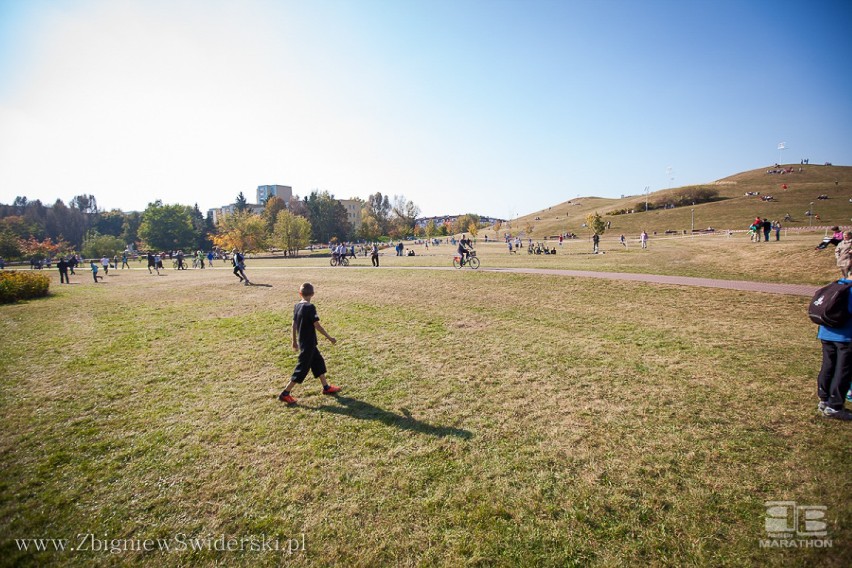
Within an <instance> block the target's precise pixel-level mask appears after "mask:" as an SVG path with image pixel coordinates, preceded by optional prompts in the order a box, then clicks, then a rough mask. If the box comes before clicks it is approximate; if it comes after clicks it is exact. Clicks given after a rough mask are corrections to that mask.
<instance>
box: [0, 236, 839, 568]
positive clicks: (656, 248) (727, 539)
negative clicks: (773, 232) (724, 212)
mask: <svg viewBox="0 0 852 568" xmlns="http://www.w3.org/2000/svg"><path fill="white" fill-rule="evenodd" d="M813 241H814V237H813V235H811V236H810V237H801V240H800V242H798V244H797V241H795V240H794V239H790V240H789V242H785V241H782V242H781V243H772V242H770V243H765V244H760V245H757V244H751V243H748V242H747V241H746V240H744V239H743V240H741V241H738V242H737V241H734V242H731V241H729V240H727V239H724V238H713V239H703V240H697V239H684V240H671V241H663V240H660V241H659V242H655V241H653V240H652V247H651V249H650V250H648V251H645V252H642V251H640V250H638V247H636V248H630V249H628V250H627V251H618V250H617V248H616V247H617V246H618V245H617V244H615V243H608V242H606V241H605V247H604V249H605V250H610V249H611V252H609V253H608V254H605V255H597V256H593V255H588V254H586V253H585V252H583V251H582V250H581V247H580V244H579V243H571V245H566V246H571V247H573V246H574V245H575V244H576V246H577V247H578V248H577V249H576V250H574V249H572V250H571V252H570V253H568V252H567V251H566V253H565V254H557V255H556V256H553V257H530V256H528V255H526V254H523V255H518V256H512V257H510V256H509V255H508V253H507V252H504V251H503V249H502V247H501V246H498V245H494V246H493V247H486V246H484V245H483V246H480V247H479V248H480V250H481V251H482V252H481V255H482V258H483V264H484V265H485V266H512V265H517V266H529V265H541V266H548V263H551V262H552V263H553V264H554V265H555V264H556V263H558V266H557V267H561V268H583V269H588V268H593V269H600V270H625V271H627V270H629V271H634V272H642V271H650V272H659V273H680V274H689V275H702V276H710V275H713V276H718V277H730V278H741V279H762V278H765V279H769V280H775V281H788V282H803V283H816V282H822V281H825V280H827V279H830V278H831V277H833V275H834V269H833V267H832V262H831V259H830V252H824V253H816V252H815V251H813V244H814V242H813ZM726 243H727V244H726ZM584 246H585V245H584ZM716 247H719V248H716ZM785 247H789V248H785ZM438 248H439V249H440V251H438V250H436V249H431V250H430V256H417V257H413V258H408V257H406V258H395V257H383V258H382V263H383V265H384V266H383V268H382V269H379V270H376V269H371V268H367V266H366V265H367V263H368V260H363V259H359V260H358V261H356V265H361V266H352V267H349V268H336V269H331V268H327V267H325V266H323V264H324V263H325V262H327V261H326V260H324V259H312V260H306V259H302V260H292V261H290V260H261V259H258V260H253V261H250V262H249V268H248V272H249V274H250V275H251V276H252V278H253V280H254V281H255V282H256V283H257V284H260V285H259V286H251V287H244V286H240V285H238V284H237V282H236V278H234V276H233V275H232V274H230V271H229V270H228V269H226V268H219V269H215V270H204V271H186V272H180V273H179V272H176V271H173V270H166V271H164V273H163V276H159V277H158V276H151V275H149V274H148V273H147V271H146V270H144V269H142V270H133V271H126V270H125V271H123V272H122V271H117V272H115V273H112V271H111V275H110V276H107V277H106V281H105V283H104V284H98V285H95V284H93V283H91V276H89V275H87V274H86V273H80V274H79V275H78V276H77V278H76V279H75V281H76V282H79V283H77V284H73V285H71V286H64V287H60V286H59V285H58V283H56V280H58V279H55V280H54V284H53V285H52V290H53V294H52V296H51V297H49V298H47V299H43V300H38V301H32V302H29V303H23V304H18V305H12V306H3V307H0V314H2V318H0V337H2V338H3V342H2V344H0V380H2V390H0V392H2V395H0V409H2V410H0V412H2V417H3V424H4V428H3V430H2V434H0V455H2V458H0V467H1V468H2V476H0V535H2V539H1V540H0V564H2V565H32V566H35V565H39V566H41V565H75V566H91V565H102V566H106V565H151V566H160V565H183V566H190V565H191V566H218V565H240V566H278V565H292V566H327V565H341V566H349V565H354V566H414V565H426V566H430V565H445V566H572V565H577V566H585V565H602V566H615V565H625V564H626V565H648V564H652V565H677V566H681V565H713V566H718V565H730V566H767V565H768V566H781V565H800V566H808V565H816V564H819V565H825V566H843V565H846V564H847V560H848V558H849V554H850V553H852V545H850V538H852V504H850V503H849V499H848V483H846V482H845V475H846V474H847V472H848V471H849V467H850V465H852V457H850V456H852V454H850V452H849V444H850V442H851V441H852V435H850V429H849V427H848V424H844V423H840V422H835V421H828V420H826V419H823V418H821V417H819V416H818V415H817V413H816V402H817V400H816V397H815V384H814V383H815V374H816V371H817V369H818V365H819V358H820V356H819V347H818V343H817V341H816V339H815V327H814V326H813V325H812V324H811V323H810V322H809V321H808V320H807V318H806V316H805V313H804V304H805V299H803V298H802V297H793V296H783V295H770V294H755V293H744V292H735V291H726V290H708V289H703V288H687V287H676V286H654V285H650V284H643V283H637V282H605V281H592V280H588V279H579V278H567V277H554V276H540V275H520V274H507V273H499V274H498V273H489V272H485V271H479V272H475V271H470V270H461V271H450V270H447V271H435V270H428V271H427V270H395V269H394V267H403V266H411V265H415V264H421V265H430V264H431V265H434V266H446V265H447V264H448V259H449V257H450V256H451V249H449V247H446V245H445V246H444V248H441V247H438ZM415 249H416V250H418V251H419V250H420V249H419V248H418V247H417V246H416V247H415ZM424 252H425V251H424ZM642 255H644V256H642ZM796 255H800V256H796ZM715 256H721V257H722V258H721V260H716V259H715V258H714V257H715ZM791 258H792V259H793V260H792V261H790V262H785V259H791ZM752 275H753V276H755V278H749V276H752ZM54 276H55V275H54ZM303 281H311V282H313V283H314V284H315V285H316V287H317V296H316V298H315V303H316V304H317V307H318V310H319V313H320V315H321V317H322V321H323V323H324V325H325V326H326V329H328V330H329V332H330V333H331V334H332V335H334V336H335V337H337V338H338V339H339V342H338V344H337V345H336V346H333V347H332V346H330V345H329V344H328V343H323V344H321V348H322V349H323V352H324V354H325V356H326V360H327V362H328V366H329V371H330V372H329V379H330V380H331V381H332V382H333V383H335V384H339V385H341V386H342V387H343V388H344V390H343V393H342V396H339V397H336V398H332V397H325V396H323V395H321V394H320V392H319V387H318V382H317V381H315V380H313V379H312V378H309V379H308V380H307V381H306V383H305V385H303V386H302V387H300V388H299V389H297V391H296V392H295V393H294V394H295V396H296V397H297V398H298V399H299V405H298V406H295V407H286V406H283V405H281V404H280V403H278V402H277V400H276V399H275V396H276V395H277V394H278V392H280V389H281V388H282V387H283V385H284V384H285V382H286V380H287V378H288V376H289V374H290V372H291V371H292V368H293V366H294V364H295V360H296V357H295V354H294V353H293V352H292V350H291V349H290V347H289V325H290V319H291V314H292V304H293V303H294V302H296V301H297V295H296V291H297V289H298V286H299V284H300V283H301V282H303ZM766 501H795V502H796V503H798V504H799V505H815V506H825V507H826V515H825V521H826V522H827V525H828V526H827V531H828V537H827V538H830V539H831V540H832V547H831V548H828V549H817V548H804V549H777V548H774V549H766V548H761V546H760V541H761V540H765V539H767V535H766V531H765V522H766V505H765V502H766ZM90 533H92V534H94V535H96V536H95V538H94V540H92V539H91V538H89V539H87V542H86V546H87V547H90V546H91V545H92V544H95V545H96V546H101V543H103V542H107V548H109V546H110V545H114V546H116V547H117V548H122V547H127V546H133V545H134V543H137V544H136V546H137V548H138V547H141V546H142V545H143V544H142V543H144V541H145V539H151V542H152V543H154V542H155V541H156V540H157V539H162V541H163V542H165V543H167V544H168V545H169V546H170V547H171V548H172V552H162V551H159V550H152V551H149V552H139V551H116V552H91V551H88V550H84V551H74V552H71V551H70V550H66V551H65V552H56V551H52V550H51V551H47V552H32V551H28V552H21V551H19V544H18V542H16V539H26V538H53V539H70V541H71V542H69V543H68V544H67V546H68V547H73V546H75V544H77V543H76V542H74V541H75V540H77V538H78V537H77V535H87V534H90ZM221 535H225V538H233V539H251V538H252V537H256V538H258V539H261V538H264V537H265V538H272V539H279V541H278V546H279V547H281V548H285V549H286V548H287V546H288V545H289V546H291V547H292V548H296V549H298V550H294V551H293V553H292V554H288V553H287V551H286V550H284V551H281V550H279V551H277V552H274V551H269V550H265V551H264V550H261V551H253V550H245V551H243V552H237V551H231V552H227V551H218V550H215V548H216V547H217V546H218V545H219V544H218V543H219V541H217V539H219V538H220V537H221ZM193 538H194V539H199V540H196V541H194V543H195V544H196V545H198V546H201V547H202V550H198V551H191V550H182V548H183V547H188V548H192V544H193V541H192V540H191V539H193ZM289 539H294V540H293V541H289ZM255 542H259V541H255ZM221 543H222V544H227V542H226V541H224V540H223V541H221ZM302 543H304V550H302ZM233 544H234V546H237V545H238V543H237V542H236V541H235V542H234V543H233ZM267 544H270V546H273V545H274V543H267ZM30 545H31V546H32V544H30ZM242 545H243V546H244V547H245V548H247V549H250V548H252V544H251V541H250V540H245V541H244V542H243V543H242ZM48 546H51V545H50V544H48ZM157 546H163V545H162V544H161V545H157ZM208 547H209V549H208ZM155 548H156V546H155Z"/></svg>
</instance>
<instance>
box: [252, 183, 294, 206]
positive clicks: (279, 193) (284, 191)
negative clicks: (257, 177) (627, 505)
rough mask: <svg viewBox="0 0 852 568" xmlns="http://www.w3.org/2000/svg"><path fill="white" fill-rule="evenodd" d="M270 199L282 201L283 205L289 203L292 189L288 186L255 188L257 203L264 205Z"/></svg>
mask: <svg viewBox="0 0 852 568" xmlns="http://www.w3.org/2000/svg"><path fill="white" fill-rule="evenodd" d="M270 197H277V198H278V199H282V200H284V203H290V199H291V198H292V197H293V188H292V187H290V186H289V185H259V186H257V202H258V203H266V200H267V199H269V198H270Z"/></svg>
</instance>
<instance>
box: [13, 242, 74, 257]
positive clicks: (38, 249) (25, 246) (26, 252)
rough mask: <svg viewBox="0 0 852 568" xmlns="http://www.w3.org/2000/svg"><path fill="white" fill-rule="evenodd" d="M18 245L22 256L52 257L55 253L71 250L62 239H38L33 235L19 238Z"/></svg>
mask: <svg viewBox="0 0 852 568" xmlns="http://www.w3.org/2000/svg"><path fill="white" fill-rule="evenodd" d="M18 247H19V248H20V250H21V254H22V255H23V256H26V257H29V258H35V259H43V258H53V257H54V256H56V255H57V254H64V253H66V252H69V251H70V250H71V246H70V245H69V244H68V243H67V242H65V241H63V240H62V239H59V240H58V241H55V242H54V241H53V240H52V239H50V238H47V239H44V240H38V239H36V238H35V237H30V238H29V239H19V240H18Z"/></svg>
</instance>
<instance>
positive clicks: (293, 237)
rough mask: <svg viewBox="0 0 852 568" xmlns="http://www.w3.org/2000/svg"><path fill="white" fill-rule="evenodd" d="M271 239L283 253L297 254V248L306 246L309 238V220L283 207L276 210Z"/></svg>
mask: <svg viewBox="0 0 852 568" xmlns="http://www.w3.org/2000/svg"><path fill="white" fill-rule="evenodd" d="M272 239H273V242H274V243H275V245H276V246H278V247H279V248H281V249H283V250H284V252H285V254H287V255H290V256H297V255H298V254H299V250H300V249H303V248H305V247H306V246H308V243H309V242H310V240H311V222H310V221H308V220H307V219H305V218H304V217H302V216H301V215H293V214H292V213H290V212H289V211H287V210H286V209H283V210H281V211H279V212H278V217H277V219H276V221H275V228H274V231H273V233H272Z"/></svg>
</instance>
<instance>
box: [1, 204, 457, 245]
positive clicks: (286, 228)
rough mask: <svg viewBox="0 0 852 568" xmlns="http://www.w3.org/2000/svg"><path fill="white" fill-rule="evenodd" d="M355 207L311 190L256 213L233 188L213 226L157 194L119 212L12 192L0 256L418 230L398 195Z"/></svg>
mask: <svg viewBox="0 0 852 568" xmlns="http://www.w3.org/2000/svg"><path fill="white" fill-rule="evenodd" d="M359 205H360V207H361V219H362V223H361V225H360V226H359V227H357V228H354V227H352V225H351V223H350V221H349V217H348V215H347V212H346V209H345V207H344V206H343V204H342V203H341V202H340V201H338V200H337V199H335V197H334V195H332V194H330V193H329V192H327V191H322V192H320V191H317V190H315V191H313V192H311V193H310V194H309V195H307V196H305V197H304V198H299V197H298V196H294V197H293V198H292V199H290V200H289V202H284V201H283V200H281V199H280V198H278V197H271V198H269V199H268V200H266V202H265V203H264V208H263V211H262V212H261V213H260V214H256V213H254V212H252V211H251V210H250V208H249V207H248V204H247V201H246V199H245V197H244V196H243V194H242V193H240V195H239V196H237V199H236V201H235V206H234V212H233V213H231V214H227V215H223V216H220V217H219V218H218V219H217V221H218V223H216V224H214V222H213V218H212V216H211V215H207V216H205V215H204V214H203V213H202V212H201V211H200V209H199V208H198V205H197V204H195V205H194V206H187V205H180V204H175V205H168V204H164V203H163V202H162V201H161V200H157V201H154V202H152V203H149V204H148V206H147V207H146V209H145V210H144V211H142V212H138V211H132V212H124V211H121V210H119V209H112V210H109V211H107V210H102V209H100V208H99V207H98V204H97V200H96V198H95V196H93V195H87V194H83V195H78V196H75V197H74V198H72V199H71V200H70V201H69V202H68V204H67V205H66V204H65V203H64V202H63V201H62V200H61V199H57V200H56V201H55V202H54V203H53V204H52V205H45V204H43V203H42V202H41V201H40V200H33V201H30V200H28V199H27V198H26V197H16V198H15V200H14V201H13V202H12V203H11V204H8V205H7V204H0V257H3V258H6V259H16V258H49V257H53V256H58V255H62V254H69V253H79V254H82V255H83V256H84V257H86V258H95V257H100V256H112V255H114V254H118V253H120V252H121V251H124V250H126V249H127V248H128V247H130V248H135V249H136V250H155V251H172V250H198V249H200V250H210V249H211V248H212V247H219V248H221V249H223V250H233V249H239V250H242V251H247V252H250V251H259V250H268V249H271V248H277V249H280V250H282V251H284V252H285V254H296V253H297V251H298V250H300V249H303V248H305V247H306V246H308V245H309V244H310V243H312V242H313V243H329V242H338V241H340V242H343V241H352V240H364V241H376V240H379V239H381V238H384V237H387V238H392V239H395V238H402V237H405V236H412V235H415V234H423V233H424V230H423V229H419V230H418V228H417V227H416V223H415V220H416V218H417V216H418V215H419V213H420V209H419V207H417V205H415V204H414V203H413V202H412V201H410V200H408V199H406V198H405V197H404V196H398V195H395V196H393V197H392V198H391V197H389V196H387V195H382V194H381V193H376V194H373V195H370V196H369V197H368V198H367V200H359ZM427 229H428V228H427ZM432 229H433V230H432V231H429V230H427V231H425V232H428V233H430V234H434V235H439V234H441V231H440V230H439V229H438V228H436V227H432ZM446 231H447V228H444V234H446ZM424 236H425V235H424Z"/></svg>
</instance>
